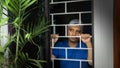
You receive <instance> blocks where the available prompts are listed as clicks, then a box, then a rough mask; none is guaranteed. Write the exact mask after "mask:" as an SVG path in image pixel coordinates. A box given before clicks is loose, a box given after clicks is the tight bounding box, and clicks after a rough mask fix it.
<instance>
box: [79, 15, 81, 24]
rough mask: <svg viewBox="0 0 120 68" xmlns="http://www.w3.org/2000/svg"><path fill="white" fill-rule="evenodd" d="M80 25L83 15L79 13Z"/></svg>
mask: <svg viewBox="0 0 120 68" xmlns="http://www.w3.org/2000/svg"><path fill="white" fill-rule="evenodd" d="M79 24H81V13H79Z"/></svg>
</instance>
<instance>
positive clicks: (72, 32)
mask: <svg viewBox="0 0 120 68" xmlns="http://www.w3.org/2000/svg"><path fill="white" fill-rule="evenodd" d="M80 33H81V29H80V26H79V25H76V26H68V36H79V35H80ZM78 39H79V38H77V37H71V38H69V41H70V42H74V43H76V42H78Z"/></svg>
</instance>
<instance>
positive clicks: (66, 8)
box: [65, 2, 67, 13]
mask: <svg viewBox="0 0 120 68" xmlns="http://www.w3.org/2000/svg"><path fill="white" fill-rule="evenodd" d="M65 13H67V2H65Z"/></svg>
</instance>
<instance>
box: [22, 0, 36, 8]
mask: <svg viewBox="0 0 120 68" xmlns="http://www.w3.org/2000/svg"><path fill="white" fill-rule="evenodd" d="M36 1H37V0H28V2H27V3H25V4H24V5H22V6H24V7H23V8H22V10H25V9H26V8H28V7H29V6H31V5H32V4H33V3H35V2H36Z"/></svg>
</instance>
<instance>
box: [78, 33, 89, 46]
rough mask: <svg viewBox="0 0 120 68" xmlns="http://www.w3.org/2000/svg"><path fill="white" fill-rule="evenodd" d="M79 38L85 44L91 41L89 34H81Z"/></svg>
mask: <svg viewBox="0 0 120 68" xmlns="http://www.w3.org/2000/svg"><path fill="white" fill-rule="evenodd" d="M80 36H81V40H82V41H83V42H84V43H85V44H89V43H91V36H90V34H81V35H80Z"/></svg>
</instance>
